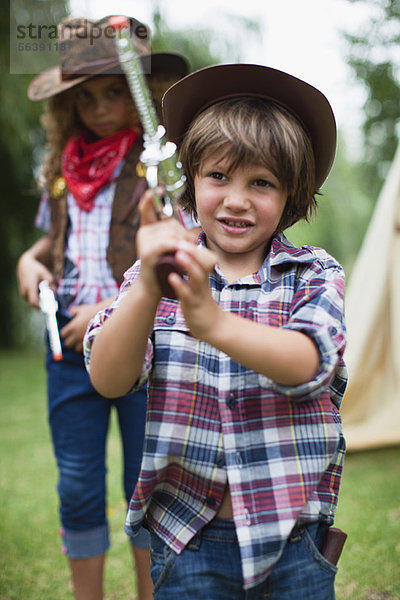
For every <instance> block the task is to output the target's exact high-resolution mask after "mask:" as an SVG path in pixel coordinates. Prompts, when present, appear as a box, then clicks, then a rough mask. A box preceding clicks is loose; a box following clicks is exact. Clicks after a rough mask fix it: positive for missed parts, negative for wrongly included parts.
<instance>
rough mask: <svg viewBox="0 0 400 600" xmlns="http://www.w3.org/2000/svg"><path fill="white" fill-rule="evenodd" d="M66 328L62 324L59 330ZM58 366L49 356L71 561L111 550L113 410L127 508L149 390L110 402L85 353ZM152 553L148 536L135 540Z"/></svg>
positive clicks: (135, 475) (65, 540)
mask: <svg viewBox="0 0 400 600" xmlns="http://www.w3.org/2000/svg"><path fill="white" fill-rule="evenodd" d="M63 324H65V321H64V322H61V323H60V327H62V326H63ZM63 353H64V357H63V360H62V361H60V362H55V361H53V359H52V356H51V354H50V353H49V354H48V355H47V359H46V366H47V379H48V381H47V383H48V401H49V422H50V429H51V435H52V440H53V446H54V453H55V457H56V460H57V466H58V472H59V481H58V493H59V497H60V518H61V524H62V530H61V532H62V536H63V550H64V552H65V553H66V554H67V555H68V556H69V557H70V558H89V557H91V556H97V555H99V554H103V553H104V552H105V551H106V550H107V549H108V547H109V545H110V541H109V532H108V523H107V517H106V471H107V469H106V441H107V432H108V428H109V422H110V415H111V410H112V408H113V407H115V410H116V413H117V416H118V423H119V430H120V435H121V440H122V448H123V460H124V470H123V486H124V492H125V498H126V500H127V502H129V500H130V498H131V495H132V492H133V489H134V487H135V485H136V481H137V478H138V475H139V471H140V465H141V459H142V450H143V440H144V427H145V415H146V390H144V389H142V390H140V391H139V392H137V393H135V394H129V395H127V396H124V397H122V398H117V399H113V400H109V399H107V398H103V397H102V396H100V395H99V394H98V393H97V392H96V391H95V389H94V388H93V386H92V385H91V383H90V380H89V376H88V373H87V371H86V369H85V365H84V362H83V356H82V354H81V353H78V352H75V351H74V350H69V349H67V348H65V347H64V348H63ZM131 542H132V544H133V545H135V546H139V547H144V548H148V547H149V534H148V532H147V531H146V530H144V529H143V530H142V531H141V532H139V534H138V536H136V537H135V538H132V539H131Z"/></svg>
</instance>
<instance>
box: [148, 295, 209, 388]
mask: <svg viewBox="0 0 400 600" xmlns="http://www.w3.org/2000/svg"><path fill="white" fill-rule="evenodd" d="M153 338H154V349H155V350H154V370H153V374H152V379H153V383H155V384H156V385H157V384H160V385H162V384H163V383H168V384H169V385H170V384H174V385H175V384H178V386H179V387H180V388H182V387H187V386H190V385H191V384H192V383H193V382H198V381H201V380H203V379H204V377H205V367H206V363H207V361H206V360H205V351H204V350H205V346H206V344H204V342H201V341H200V340H197V339H196V338H194V337H193V336H192V335H191V334H190V331H189V327H188V326H187V324H186V321H185V318H184V316H183V314H182V311H181V310H180V307H179V306H175V305H174V303H172V302H171V303H168V306H167V307H166V310H163V311H162V312H160V311H159V312H158V313H157V315H156V318H155V321H154V327H153Z"/></svg>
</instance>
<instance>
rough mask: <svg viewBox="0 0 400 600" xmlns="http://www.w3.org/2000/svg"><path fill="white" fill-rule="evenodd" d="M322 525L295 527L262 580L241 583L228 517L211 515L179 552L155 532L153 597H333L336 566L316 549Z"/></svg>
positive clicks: (252, 599) (277, 599)
mask: <svg viewBox="0 0 400 600" xmlns="http://www.w3.org/2000/svg"><path fill="white" fill-rule="evenodd" d="M325 533H326V526H324V525H319V524H318V523H313V524H309V525H307V526H305V527H300V528H299V529H296V530H295V531H294V533H293V534H292V535H291V538H290V539H289V541H288V543H287V544H286V546H285V549H284V551H283V554H282V556H281V558H280V560H279V561H278V563H277V564H276V565H275V567H274V568H273V570H272V572H271V574H270V575H269V577H268V578H267V579H266V581H264V582H263V583H261V584H259V585H257V586H256V587H254V588H251V589H249V590H243V589H242V584H243V581H242V572H241V565H240V554H239V546H238V543H237V538H236V532H235V527H234V524H233V522H232V521H225V520H222V519H214V520H213V521H211V523H209V524H208V525H207V526H206V527H204V528H203V529H202V531H200V532H199V533H198V534H197V535H196V536H195V537H194V538H193V539H192V540H191V542H190V543H189V544H188V546H187V547H186V548H185V549H184V550H183V552H182V553H181V554H180V555H177V554H176V553H175V552H174V551H173V550H171V549H170V548H169V547H168V546H167V545H166V544H165V543H164V542H163V541H162V540H161V539H160V538H159V537H158V536H157V535H156V534H155V533H154V532H150V536H151V576H152V579H153V584H154V593H155V595H154V598H155V600H171V598H179V600H193V598H196V600H233V599H234V600H262V599H264V598H269V599H271V600H334V598H335V592H334V579H335V574H336V571H337V567H335V566H334V565H332V564H330V563H329V562H328V561H327V560H326V559H325V558H324V557H323V556H321V554H320V552H319V549H318V548H320V547H321V545H322V543H323V540H324V535H325Z"/></svg>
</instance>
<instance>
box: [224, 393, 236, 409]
mask: <svg viewBox="0 0 400 600" xmlns="http://www.w3.org/2000/svg"><path fill="white" fill-rule="evenodd" d="M226 405H227V406H229V408H235V406H236V398H235V394H234V393H233V392H230V394H229V396H228V398H227V399H226Z"/></svg>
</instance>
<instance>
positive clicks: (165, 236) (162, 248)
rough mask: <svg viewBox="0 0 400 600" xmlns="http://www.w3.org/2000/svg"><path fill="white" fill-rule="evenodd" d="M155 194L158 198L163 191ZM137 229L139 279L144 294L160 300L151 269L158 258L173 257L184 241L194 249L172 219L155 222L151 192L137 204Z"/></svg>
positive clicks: (189, 239)
mask: <svg viewBox="0 0 400 600" xmlns="http://www.w3.org/2000/svg"><path fill="white" fill-rule="evenodd" d="M156 193H159V194H160V195H161V196H162V194H163V189H162V188H158V189H157V190H156ZM139 212H140V227H139V230H138V233H137V237H136V247H137V252H138V256H139V258H140V261H141V268H140V279H141V281H142V283H143V284H144V286H145V287H146V289H147V290H148V292H149V293H150V294H151V295H154V296H155V297H157V298H161V290H160V286H159V285H158V281H157V278H156V275H155V270H154V267H155V266H156V264H157V261H158V259H159V257H160V256H162V255H163V254H168V253H175V252H176V250H177V248H178V246H179V243H180V242H182V241H186V242H187V243H188V244H189V245H191V246H193V248H195V247H196V246H195V244H194V242H193V239H192V237H193V236H192V235H191V234H190V232H189V231H188V230H186V229H185V228H184V227H183V226H182V225H181V224H180V223H179V222H178V221H177V220H176V219H172V218H171V219H161V220H158V219H157V215H156V212H155V210H154V205H153V191H152V190H147V191H146V192H145V193H144V195H143V197H142V199H141V201H140V204H139Z"/></svg>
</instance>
